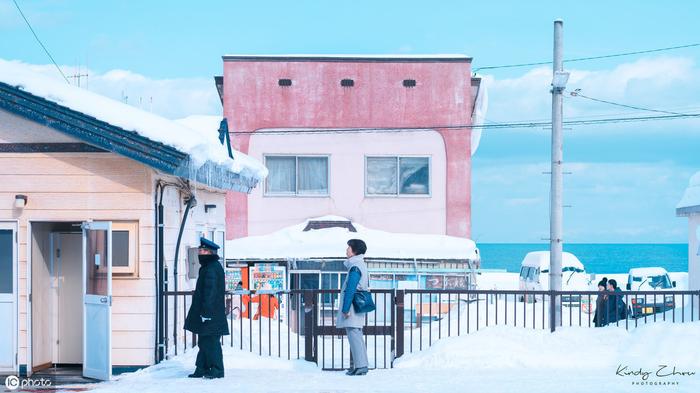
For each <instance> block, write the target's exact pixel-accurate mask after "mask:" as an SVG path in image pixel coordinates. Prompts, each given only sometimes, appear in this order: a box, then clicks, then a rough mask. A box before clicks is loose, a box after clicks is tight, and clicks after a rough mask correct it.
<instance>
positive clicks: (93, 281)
mask: <svg viewBox="0 0 700 393" xmlns="http://www.w3.org/2000/svg"><path fill="white" fill-rule="evenodd" d="M82 227H83V375H84V376H86V377H89V378H94V379H99V380H109V379H110V377H111V376H112V342H111V341H112V261H111V256H112V223H111V222H106V221H105V222H97V221H96V222H85V223H83V226H82Z"/></svg>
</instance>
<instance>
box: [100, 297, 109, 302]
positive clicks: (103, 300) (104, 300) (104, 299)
mask: <svg viewBox="0 0 700 393" xmlns="http://www.w3.org/2000/svg"><path fill="white" fill-rule="evenodd" d="M107 302H108V299H107V298H106V297H101V298H100V303H104V304H107Z"/></svg>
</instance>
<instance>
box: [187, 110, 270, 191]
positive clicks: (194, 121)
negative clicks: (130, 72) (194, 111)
mask: <svg viewBox="0 0 700 393" xmlns="http://www.w3.org/2000/svg"><path fill="white" fill-rule="evenodd" d="M221 120H223V117H221V116H211V115H191V116H187V117H185V118H182V119H177V120H175V123H178V124H180V125H183V126H185V127H187V128H189V129H191V130H193V131H197V132H198V133H199V134H200V135H201V137H202V139H203V140H209V143H216V144H218V145H219V146H221V143H220V142H219V139H218V135H219V134H218V132H217V131H218V130H219V126H220V125H221ZM221 147H222V148H223V149H225V146H221ZM232 152H233V161H234V162H237V163H238V164H239V165H240V166H243V167H246V168H254V170H255V172H256V174H257V175H258V176H259V178H261V179H262V178H264V177H266V176H267V173H268V171H267V168H265V166H263V164H261V163H260V161H258V160H256V159H254V158H252V157H250V156H249V155H247V154H243V153H241V152H240V151H238V150H232ZM227 154H228V153H227Z"/></svg>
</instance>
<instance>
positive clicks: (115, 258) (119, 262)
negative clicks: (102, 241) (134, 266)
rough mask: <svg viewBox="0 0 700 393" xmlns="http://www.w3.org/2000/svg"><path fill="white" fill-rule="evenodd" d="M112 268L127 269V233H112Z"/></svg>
mask: <svg viewBox="0 0 700 393" xmlns="http://www.w3.org/2000/svg"><path fill="white" fill-rule="evenodd" d="M112 267H129V231H112Z"/></svg>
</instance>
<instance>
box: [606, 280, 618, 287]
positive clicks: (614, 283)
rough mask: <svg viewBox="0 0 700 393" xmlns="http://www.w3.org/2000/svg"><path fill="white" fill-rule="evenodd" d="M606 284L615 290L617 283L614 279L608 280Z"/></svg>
mask: <svg viewBox="0 0 700 393" xmlns="http://www.w3.org/2000/svg"><path fill="white" fill-rule="evenodd" d="M608 284H610V285H612V287H613V288H615V289H617V281H615V279H614V278H613V279H610V280H608Z"/></svg>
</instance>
